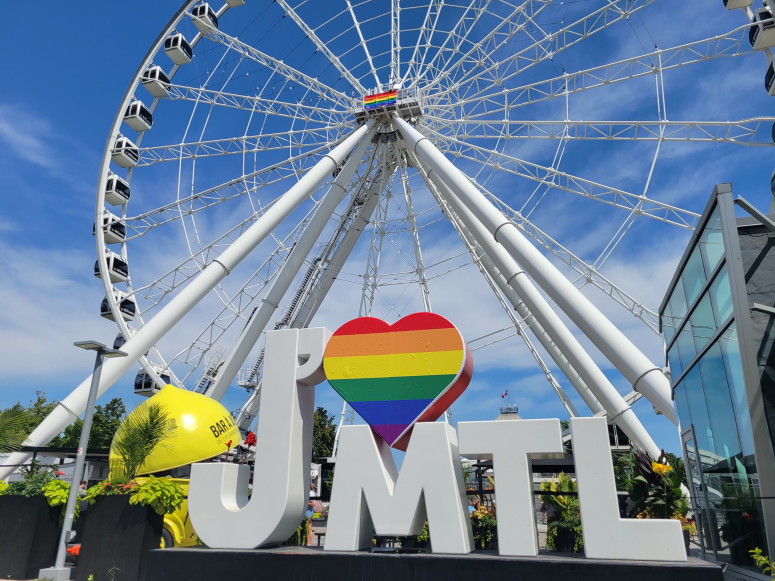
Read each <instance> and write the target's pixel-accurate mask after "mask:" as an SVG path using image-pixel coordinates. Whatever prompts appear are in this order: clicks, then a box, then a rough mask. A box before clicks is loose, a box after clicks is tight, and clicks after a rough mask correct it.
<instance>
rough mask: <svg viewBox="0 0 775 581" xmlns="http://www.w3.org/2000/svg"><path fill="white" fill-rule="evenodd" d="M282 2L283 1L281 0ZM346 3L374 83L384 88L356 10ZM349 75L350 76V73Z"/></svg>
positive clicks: (359, 85)
mask: <svg viewBox="0 0 775 581" xmlns="http://www.w3.org/2000/svg"><path fill="white" fill-rule="evenodd" d="M280 1H281V2H282V1H283V0H280ZM345 1H346V2H347V9H348V10H349V11H350V16H351V17H352V19H353V26H354V27H355V30H356V32H357V33H358V38H360V45H361V48H362V49H363V53H364V54H365V55H366V60H367V61H368V63H369V71H370V72H371V74H372V75H373V76H374V82H375V83H376V85H375V86H376V87H381V86H382V82H381V81H380V80H379V75H378V74H377V69H375V68H374V61H373V60H372V59H371V54H369V47H368V46H367V44H366V40H365V39H364V38H363V31H361V25H360V23H359V22H358V18H357V17H356V16H355V10H353V5H352V3H351V2H350V0H345ZM391 7H393V8H394V6H392V4H391ZM391 25H392V20H391ZM391 33H392V30H391ZM391 41H395V39H394V37H393V36H391ZM391 57H392V55H391ZM329 60H330V59H329ZM348 74H349V71H348ZM347 79H348V80H349V77H347ZM356 82H357V83H358V84H357V85H353V86H354V87H355V88H356V89H360V91H361V93H366V88H365V87H364V86H363V85H361V84H360V82H359V81H356Z"/></svg>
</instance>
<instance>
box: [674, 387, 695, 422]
mask: <svg viewBox="0 0 775 581" xmlns="http://www.w3.org/2000/svg"><path fill="white" fill-rule="evenodd" d="M675 408H676V413H677V414H678V423H679V425H680V428H681V432H684V431H686V430H687V429H689V428H690V427H691V425H692V417H691V415H689V404H687V403H686V388H685V387H684V382H683V381H682V382H681V383H679V384H678V385H677V386H676V388H675Z"/></svg>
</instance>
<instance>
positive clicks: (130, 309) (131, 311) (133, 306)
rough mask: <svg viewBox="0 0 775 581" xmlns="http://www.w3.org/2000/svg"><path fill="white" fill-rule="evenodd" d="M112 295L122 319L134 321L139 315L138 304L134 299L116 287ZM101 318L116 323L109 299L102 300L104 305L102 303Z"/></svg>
mask: <svg viewBox="0 0 775 581" xmlns="http://www.w3.org/2000/svg"><path fill="white" fill-rule="evenodd" d="M111 295H112V299H113V300H114V301H115V302H116V303H117V304H118V308H119V312H120V313H121V318H122V319H123V320H124V321H131V320H133V319H134V318H135V315H136V314H137V303H135V301H134V299H133V298H132V297H130V296H128V295H127V293H125V292H123V291H120V290H118V289H117V288H115V287H113V289H112V293H111ZM100 316H101V317H102V318H104V319H108V320H109V321H114V322H115V320H116V319H115V317H114V316H113V311H112V310H111V308H110V301H108V297H105V298H104V299H102V303H100Z"/></svg>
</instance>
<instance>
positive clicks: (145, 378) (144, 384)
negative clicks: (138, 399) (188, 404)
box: [135, 365, 172, 397]
mask: <svg viewBox="0 0 775 581" xmlns="http://www.w3.org/2000/svg"><path fill="white" fill-rule="evenodd" d="M152 367H153V370H154V372H155V373H156V375H158V376H159V377H161V380H162V381H163V382H164V385H167V384H168V383H172V380H171V379H170V375H169V372H165V371H162V370H163V367H162V366H161V365H152ZM164 385H161V386H160V385H157V384H156V382H155V381H154V380H153V377H151V376H150V375H148V374H147V373H146V372H145V369H143V368H141V369H140V371H139V372H138V373H137V375H136V376H135V393H136V394H137V395H142V396H145V397H151V396H152V395H154V394H156V393H159V391H161V388H162V387H164Z"/></svg>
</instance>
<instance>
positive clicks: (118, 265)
mask: <svg viewBox="0 0 775 581" xmlns="http://www.w3.org/2000/svg"><path fill="white" fill-rule="evenodd" d="M105 260H106V261H107V263H108V273H109V277H110V282H126V279H127V278H129V265H128V264H127V263H126V260H124V259H123V258H121V255H120V254H116V253H115V252H113V251H112V250H110V249H109V248H106V249H105ZM94 276H96V277H97V278H102V273H101V272H100V261H99V260H97V261H96V262H95V263H94Z"/></svg>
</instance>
